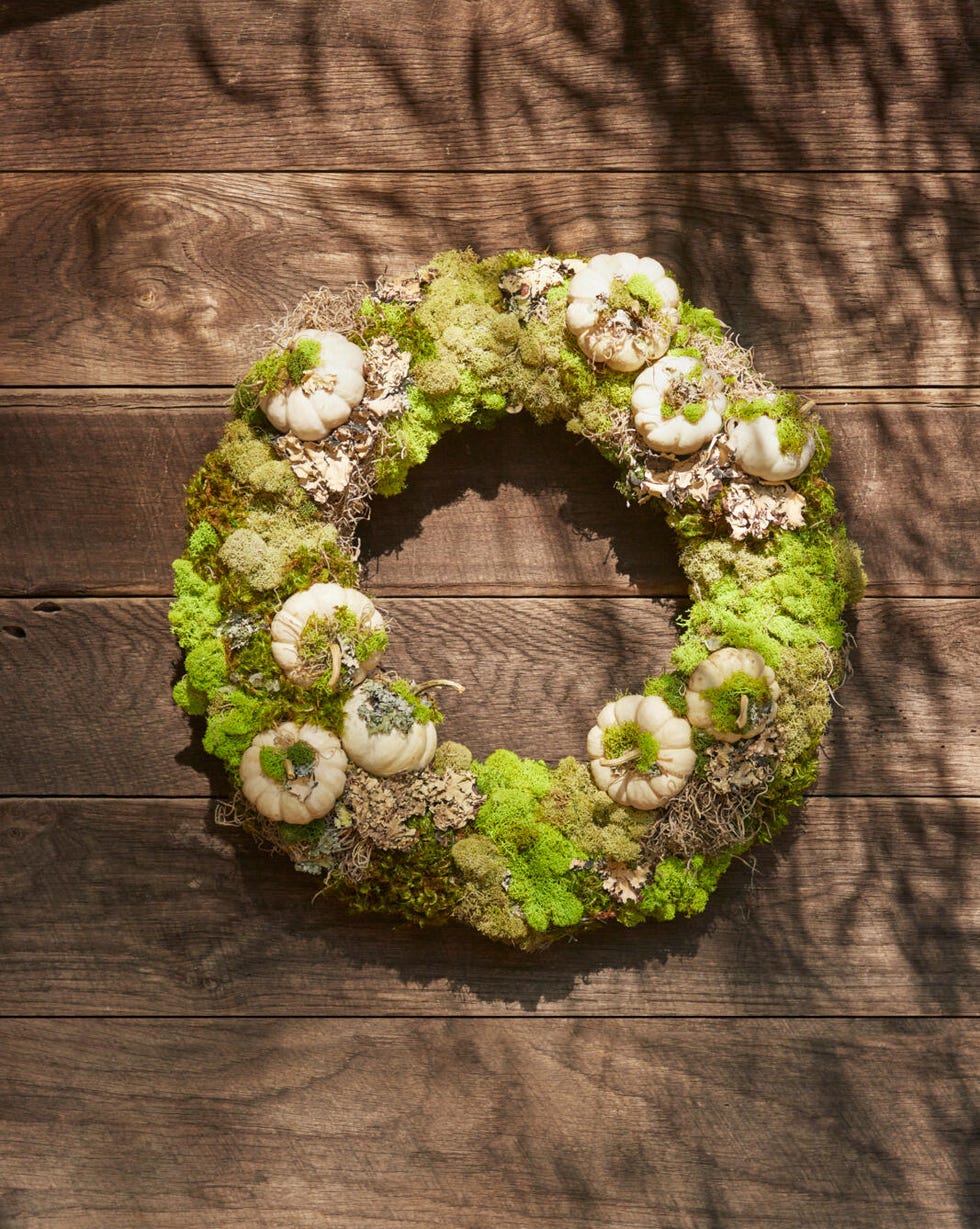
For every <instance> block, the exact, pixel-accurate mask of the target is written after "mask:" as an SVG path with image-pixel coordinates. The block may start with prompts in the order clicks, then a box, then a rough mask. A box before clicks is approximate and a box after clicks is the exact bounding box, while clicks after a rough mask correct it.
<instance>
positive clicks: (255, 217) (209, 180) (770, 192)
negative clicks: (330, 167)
mask: <svg viewBox="0 0 980 1229" xmlns="http://www.w3.org/2000/svg"><path fill="white" fill-rule="evenodd" d="M978 187H980V181H978V178H977V176H976V175H929V174H901V175H878V174H869V175H820V174H814V175H802V174H789V173H787V174H782V175H746V174H717V173H707V174H706V173H681V172H678V173H675V174H664V173H650V174H623V175H614V174H601V173H597V174H590V175H548V174H537V175H529V174H526V173H514V174H511V173H508V174H500V175H479V174H460V175H454V176H441V175H431V174H404V175H394V174H368V173H364V174H357V175H336V174H333V175H330V174H323V175H317V174H312V175H300V174H291V175H284V174H270V175H250V174H221V175H219V174H201V175H177V174H145V173H144V174H139V175H114V174H100V175H96V174H92V175H84V174H80V175H59V174H51V175H31V174H10V175H3V176H0V208H2V211H3V218H4V228H5V250H6V256H7V259H6V260H5V261H4V262H3V264H2V265H0V304H2V308H0V322H2V325H3V327H4V331H5V333H6V342H5V345H4V347H3V351H2V354H0V383H5V384H11V385H29V386H38V385H61V386H65V385H96V384H99V385H106V384H117V385H146V384H155V385H166V384H208V385H228V384H229V383H231V382H233V380H234V379H235V378H236V376H238V375H240V374H241V368H242V356H243V355H247V354H250V353H252V352H253V351H255V350H256V349H257V348H258V347H259V345H260V344H261V337H262V335H263V333H264V332H265V331H266V330H267V328H268V325H269V323H270V321H273V320H275V319H277V318H278V317H280V316H281V315H282V313H283V312H284V311H286V310H288V309H289V308H291V307H292V306H293V304H294V303H295V302H296V300H297V299H298V298H299V297H300V295H301V294H302V293H303V292H305V291H307V290H309V289H311V288H313V287H316V286H317V285H320V284H325V285H328V286H330V287H331V288H333V289H339V288H340V287H341V286H343V285H344V284H345V283H347V282H350V281H353V280H355V279H358V278H360V279H373V278H374V277H375V276H377V275H378V274H379V273H381V272H383V271H384V270H385V269H386V268H388V269H390V270H391V271H393V272H394V271H398V270H401V271H405V270H409V269H411V268H413V267H415V266H416V265H417V264H419V263H420V262H422V261H425V260H428V259H429V257H430V256H431V255H432V254H433V253H434V252H436V251H439V250H440V249H442V248H448V247H466V246H473V247H474V248H475V249H476V250H478V251H481V252H492V251H495V250H497V249H500V248H507V247H530V248H533V249H544V248H552V249H554V250H558V251H561V250H564V251H569V250H575V249H581V250H583V251H586V252H596V251H616V250H621V249H623V248H626V249H627V250H631V251H632V250H636V251H642V252H651V253H654V254H656V255H657V256H658V257H660V258H661V259H662V260H663V261H665V263H666V264H668V265H669V266H670V267H671V268H672V269H673V270H674V271H675V273H676V274H677V276H678V277H679V278H680V280H681V284H682V285H683V286H684V287H685V289H686V291H687V292H688V294H689V295H690V296H691V298H692V299H693V300H694V301H695V302H697V303H701V304H705V305H709V306H711V307H713V308H715V309H716V310H717V312H718V313H719V315H720V316H721V317H722V318H723V319H724V320H726V321H728V322H729V323H730V324H731V325H732V326H733V328H735V329H736V330H737V332H738V333H739V334H740V336H741V337H742V338H743V339H744V340H746V341H748V342H749V343H751V344H752V345H753V347H754V348H755V353H756V360H757V362H758V365H759V367H760V369H761V370H762V371H764V372H766V373H767V374H768V375H769V376H770V377H771V378H772V379H774V380H775V381H776V382H777V383H779V384H792V385H808V386H809V385H812V386H824V387H826V386H831V387H832V386H840V385H847V386H860V387H871V386H875V385H879V384H884V385H890V386H896V385H914V384H929V385H939V386H955V385H964V384H965V385H976V384H980V324H978V321H980V310H978V309H980V284H978V278H977V269H976V265H975V262H974V261H973V259H972V253H973V252H974V251H975V250H976V247H977V243H978V240H980V211H978V206H977V201H978V199H980V190H978Z"/></svg>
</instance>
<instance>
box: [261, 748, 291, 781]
mask: <svg viewBox="0 0 980 1229" xmlns="http://www.w3.org/2000/svg"><path fill="white" fill-rule="evenodd" d="M259 764H260V765H261V767H262V771H263V772H264V773H265V775H266V776H267V777H269V778H270V779H271V780H273V781H285V780H286V753H285V752H284V751H280V750H279V748H278V747H260V748H259Z"/></svg>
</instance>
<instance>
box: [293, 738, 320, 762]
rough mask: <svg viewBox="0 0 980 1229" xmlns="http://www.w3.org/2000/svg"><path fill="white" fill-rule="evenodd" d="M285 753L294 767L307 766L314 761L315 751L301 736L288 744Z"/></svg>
mask: <svg viewBox="0 0 980 1229" xmlns="http://www.w3.org/2000/svg"><path fill="white" fill-rule="evenodd" d="M286 754H287V756H288V759H289V762H290V764H292V766H293V767H294V768H309V766H310V765H311V764H314V763H315V762H316V752H315V751H314V750H313V748H312V747H311V746H310V744H309V743H308V742H304V741H303V740H302V739H301V738H300V739H297V740H296V742H294V743H291V744H290V746H289V748H288V750H287V752H286Z"/></svg>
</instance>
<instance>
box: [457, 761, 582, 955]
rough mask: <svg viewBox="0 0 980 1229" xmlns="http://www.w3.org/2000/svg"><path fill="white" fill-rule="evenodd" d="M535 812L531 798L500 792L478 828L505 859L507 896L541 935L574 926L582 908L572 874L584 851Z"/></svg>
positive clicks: (485, 806)
mask: <svg viewBox="0 0 980 1229" xmlns="http://www.w3.org/2000/svg"><path fill="white" fill-rule="evenodd" d="M495 754H497V753H495ZM536 812H537V803H536V802H535V799H534V798H533V796H531V795H530V794H527V793H525V792H524V791H522V790H519V789H498V790H495V791H494V792H493V793H492V794H490V796H489V797H488V798H487V801H486V802H485V803H484V804H483V806H482V807H481V808H480V811H479V814H478V816H477V819H476V828H477V831H478V832H481V833H483V834H484V835H486V836H488V837H490V839H491V840H492V841H493V843H494V845H495V846H496V847H497V849H498V850H500V852H501V854H502V855H503V856H504V858H505V860H506V863H507V870H508V873H509V875H510V883H509V886H508V888H507V894H508V895H509V896H510V898H511V899H512V900H514V901H516V902H517V903H518V904H519V905H520V906H521V909H522V912H523V914H524V917H525V919H526V921H527V924H528V926H530V927H531V929H532V930H536V931H545V930H547V929H548V927H549V925H555V926H574V925H575V924H576V923H577V922H579V921H581V919H582V914H583V908H582V902H581V901H580V900H579V899H578V897H577V896H576V895H575V894H574V892H573V891H572V890H571V888H570V887H569V884H568V881H567V872H568V869H569V866H570V864H571V862H572V860H573V859H574V858H578V857H581V851H580V850H577V849H576V848H575V846H574V845H572V844H571V842H570V841H569V840H567V838H566V837H564V836H563V835H562V834H561V833H560V832H559V831H557V829H555V828H553V827H552V826H550V825H548V824H546V823H540V822H539V821H538V820H537V818H536Z"/></svg>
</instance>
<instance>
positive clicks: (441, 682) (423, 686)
mask: <svg viewBox="0 0 980 1229" xmlns="http://www.w3.org/2000/svg"><path fill="white" fill-rule="evenodd" d="M433 687H451V688H452V689H453V691H458V692H459V693H460V695H462V694H463V692H464V691H465V690H466V688H465V687H464V686H463V684H462V683H454V682H453V680H452V679H429V680H428V681H427V682H425V683H419V684H418V686H416V687H413V688H412V690H413V691H414V692H415V694H416V695H417V696H419V695H421V694H422V692H423V691H431V690H432V688H433Z"/></svg>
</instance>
